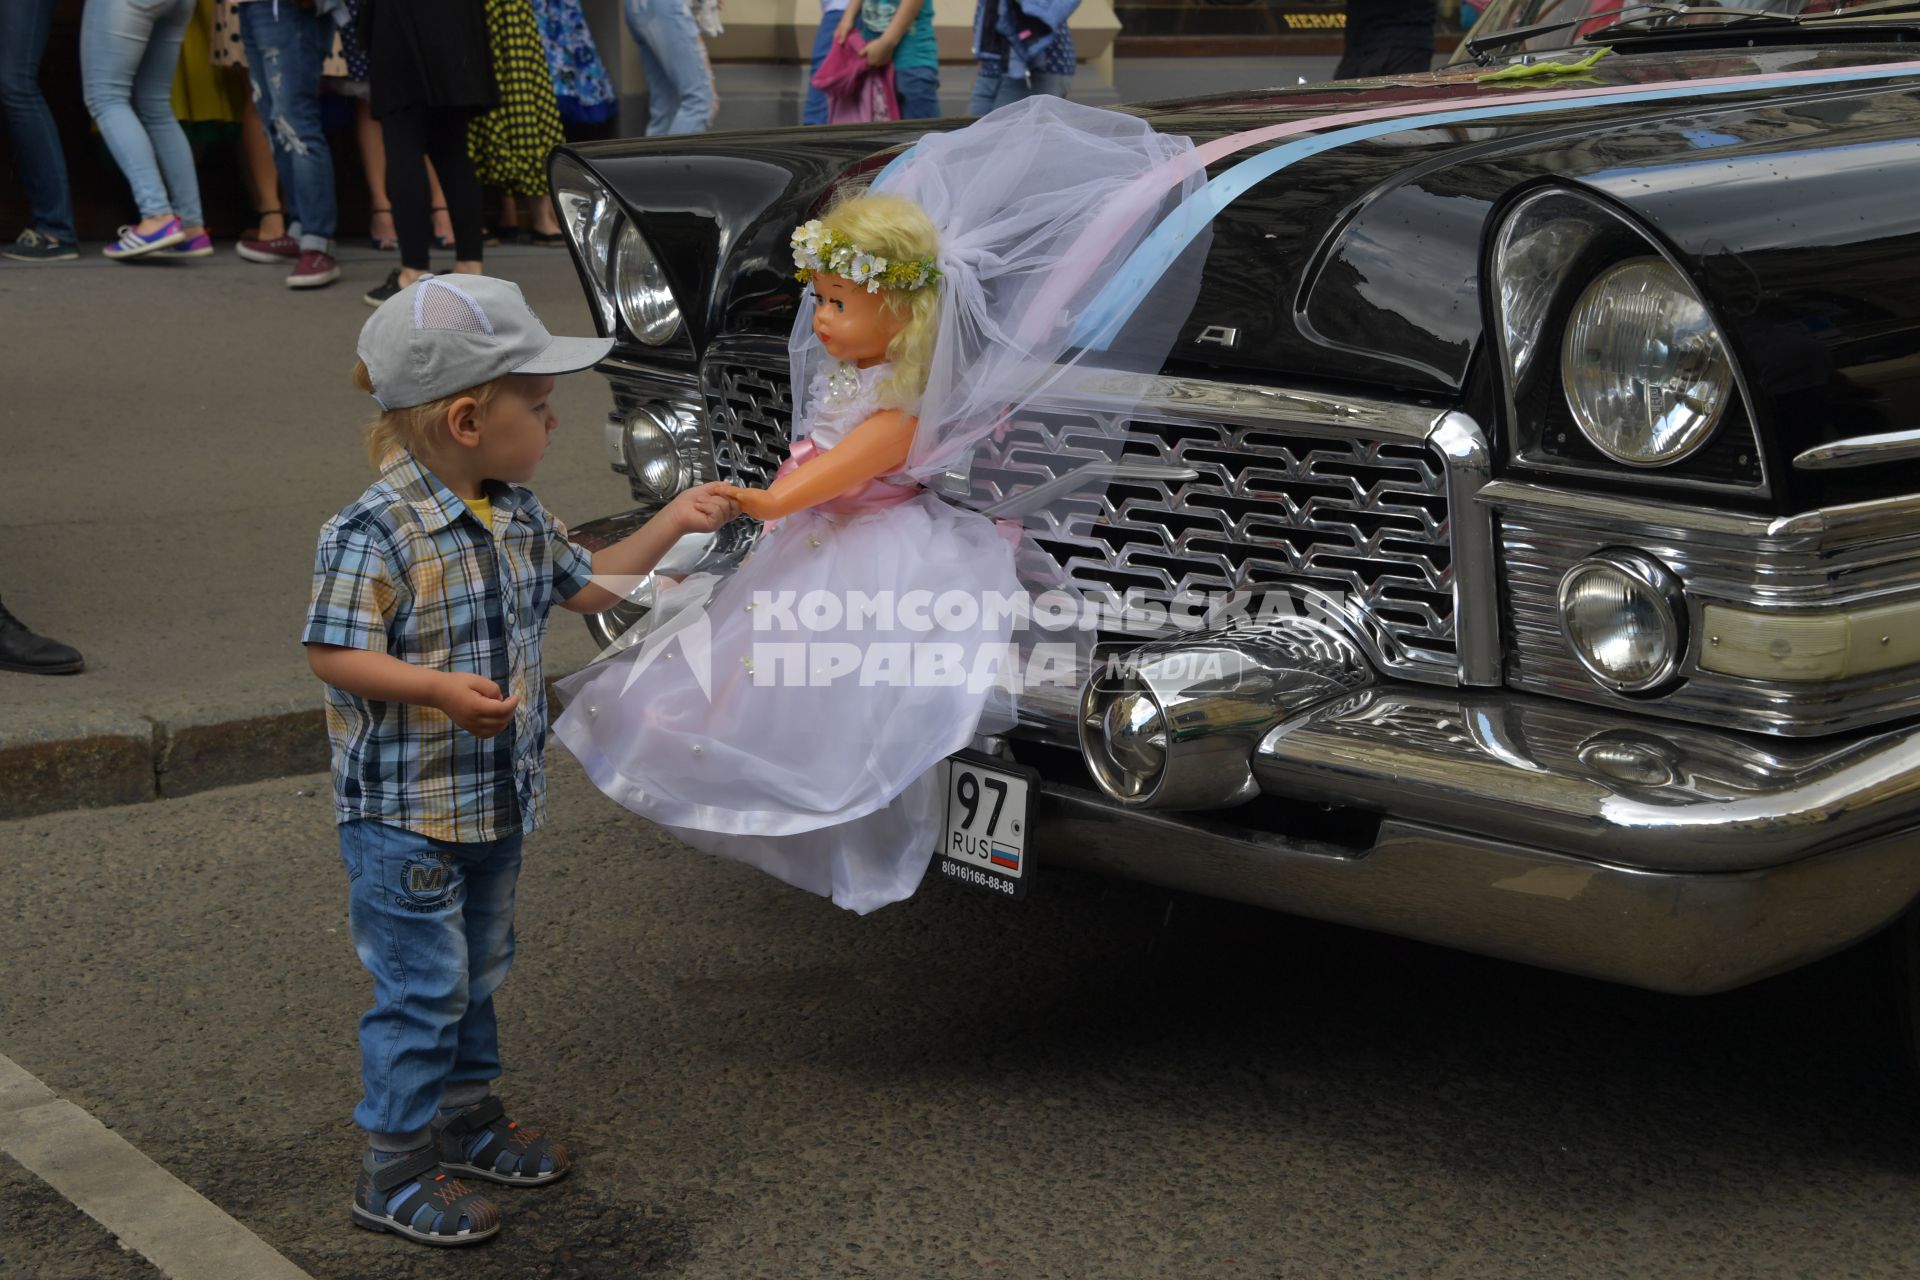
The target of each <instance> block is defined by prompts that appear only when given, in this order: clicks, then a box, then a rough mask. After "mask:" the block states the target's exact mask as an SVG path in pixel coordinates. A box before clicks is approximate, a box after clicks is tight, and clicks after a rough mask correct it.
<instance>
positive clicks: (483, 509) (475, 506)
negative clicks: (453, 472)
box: [461, 498, 493, 529]
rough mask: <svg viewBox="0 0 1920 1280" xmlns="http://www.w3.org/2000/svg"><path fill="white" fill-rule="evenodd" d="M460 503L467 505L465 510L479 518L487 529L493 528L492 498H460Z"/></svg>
mask: <svg viewBox="0 0 1920 1280" xmlns="http://www.w3.org/2000/svg"><path fill="white" fill-rule="evenodd" d="M461 501H462V502H464V503H466V504H467V510H469V511H471V512H473V514H474V515H476V516H479V517H480V523H481V524H483V525H485V526H487V528H488V529H492V528H493V499H492V498H462V499H461Z"/></svg>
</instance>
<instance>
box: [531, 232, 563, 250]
mask: <svg viewBox="0 0 1920 1280" xmlns="http://www.w3.org/2000/svg"><path fill="white" fill-rule="evenodd" d="M533 243H534V245H535V246H536V247H538V248H541V249H564V248H566V247H567V235H566V232H564V231H536V232H534V233H533Z"/></svg>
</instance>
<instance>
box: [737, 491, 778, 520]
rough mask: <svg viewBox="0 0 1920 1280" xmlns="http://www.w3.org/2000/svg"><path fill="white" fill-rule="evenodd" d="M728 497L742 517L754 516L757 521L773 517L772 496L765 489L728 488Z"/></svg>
mask: <svg viewBox="0 0 1920 1280" xmlns="http://www.w3.org/2000/svg"><path fill="white" fill-rule="evenodd" d="M726 489H727V496H728V497H729V498H731V499H733V502H734V504H735V505H736V506H738V507H739V508H740V512H741V514H742V515H748V516H752V517H753V518H754V519H755V520H767V519H770V518H771V517H772V508H773V500H772V496H771V495H769V494H768V493H767V491H766V490H765V489H743V488H741V487H740V486H738V485H731V484H730V485H728V486H726Z"/></svg>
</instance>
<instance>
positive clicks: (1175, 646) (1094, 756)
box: [1080, 617, 1373, 809]
mask: <svg viewBox="0 0 1920 1280" xmlns="http://www.w3.org/2000/svg"><path fill="white" fill-rule="evenodd" d="M1125 658H1126V664H1125V669H1124V670H1121V671H1119V672H1117V673H1114V674H1111V675H1109V674H1108V673H1106V672H1103V671H1101V670H1099V669H1096V670H1095V671H1094V672H1093V673H1092V677H1091V678H1090V679H1089V680H1088V681H1087V682H1086V687H1085V689H1084V690H1083V692H1082V693H1081V695H1080V751H1081V756H1082V758H1083V759H1084V760H1085V761H1086V763H1087V768H1088V771H1089V772H1091V773H1092V774H1093V777H1094V781H1096V782H1097V783H1099V785H1100V789H1101V790H1102V791H1104V792H1106V793H1107V794H1108V795H1109V796H1112V797H1113V798H1114V799H1116V800H1118V801H1120V802H1121V803H1122V804H1125V805H1129V806H1138V807H1141V808H1151V809H1214V808H1222V807H1225V806H1228V805H1234V804H1240V803H1242V802H1244V801H1246V800H1250V799H1252V798H1253V797H1254V796H1255V795H1257V794H1259V787H1258V785H1257V784H1256V783H1255V782H1254V777H1253V770H1252V768H1251V765H1250V761H1251V758H1252V754H1253V749H1254V746H1255V745H1256V744H1257V743H1258V742H1259V741H1260V739H1261V738H1262V737H1264V736H1265V735H1266V733H1267V731H1268V730H1269V729H1271V728H1272V727H1273V726H1274V725H1275V724H1276V723H1278V722H1280V721H1282V720H1284V719H1285V718H1286V717H1288V716H1291V715H1294V714H1296V713H1298V712H1299V711H1301V710H1303V709H1305V708H1307V707H1311V706H1315V705H1317V704H1319V703H1321V702H1324V701H1326V700H1327V699H1328V698H1334V697H1338V696H1340V695H1342V694H1346V693H1351V692H1352V691H1353V690H1355V689H1358V688H1360V687H1362V686H1364V685H1366V684H1368V683H1370V682H1371V681H1372V679H1373V668H1372V665H1371V664H1370V663H1369V661H1368V659H1367V655H1366V654H1365V653H1364V652H1363V651H1362V650H1361V649H1360V647H1359V646H1358V645H1357V644H1355V643H1354V642H1353V640H1352V638H1351V637H1350V636H1349V635H1348V634H1347V631H1346V628H1345V627H1344V626H1342V625H1340V624H1339V623H1337V622H1332V621H1329V620H1327V619H1324V618H1315V617H1291V618H1273V619H1268V620H1263V621H1261V622H1256V623H1248V624H1245V625H1242V626H1236V627H1229V628H1226V629H1224V630H1220V631H1212V632H1207V633H1203V634H1200V635H1194V636H1188V637H1183V638H1181V639H1179V640H1169V641H1163V642H1158V643H1154V644H1148V645H1143V646H1141V647H1140V648H1138V649H1135V650H1133V651H1132V652H1130V653H1128V654H1126V655H1125Z"/></svg>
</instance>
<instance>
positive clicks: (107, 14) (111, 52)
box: [80, 0, 177, 232]
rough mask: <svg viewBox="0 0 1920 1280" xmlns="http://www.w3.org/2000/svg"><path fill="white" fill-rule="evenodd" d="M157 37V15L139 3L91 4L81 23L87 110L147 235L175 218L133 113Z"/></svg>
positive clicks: (100, 0)
mask: <svg viewBox="0 0 1920 1280" xmlns="http://www.w3.org/2000/svg"><path fill="white" fill-rule="evenodd" d="M153 34H154V17H153V14H152V13H151V12H148V11H145V10H144V8H143V6H140V5H137V4H136V3H135V0H92V3H90V4H88V5H87V7H86V9H85V10H84V11H83V13H82V16H81V19H80V78H81V83H82V86H83V92H84V94H85V97H86V102H87V111H88V112H89V113H91V114H92V116H93V118H94V120H95V121H97V122H98V123H99V125H100V136H101V137H102V138H103V139H105V141H106V144H107V150H108V151H110V152H112V154H113V161H114V163H115V164H117V165H119V166H120V172H121V173H123V174H125V175H126V178H127V182H128V184H129V185H130V186H131V187H132V188H133V200H134V204H135V205H137V206H138V207H139V209H140V224H139V227H138V229H139V230H140V231H143V232H145V231H153V230H156V229H158V228H159V227H161V226H163V225H165V224H166V222H167V221H168V220H169V219H171V218H172V217H173V208H172V205H171V204H170V203H169V201H168V199H167V185H166V183H165V182H164V181H163V180H162V179H161V176H160V163H159V161H158V160H157V159H155V157H154V153H153V140H152V139H151V138H149V137H148V136H147V130H146V128H145V126H144V125H142V124H141V123H140V117H139V116H138V115H136V114H135V113H134V110H133V86H134V78H135V76H136V75H137V74H138V72H139V69H140V64H141V60H142V59H143V57H144V56H145V54H146V51H147V45H148V43H149V41H150V40H151V39H152V38H153ZM176 52H177V50H176Z"/></svg>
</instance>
